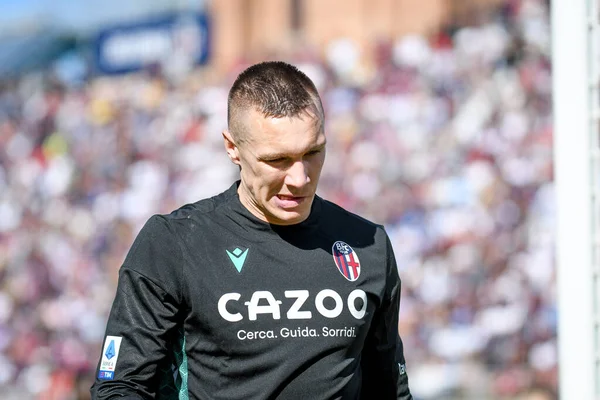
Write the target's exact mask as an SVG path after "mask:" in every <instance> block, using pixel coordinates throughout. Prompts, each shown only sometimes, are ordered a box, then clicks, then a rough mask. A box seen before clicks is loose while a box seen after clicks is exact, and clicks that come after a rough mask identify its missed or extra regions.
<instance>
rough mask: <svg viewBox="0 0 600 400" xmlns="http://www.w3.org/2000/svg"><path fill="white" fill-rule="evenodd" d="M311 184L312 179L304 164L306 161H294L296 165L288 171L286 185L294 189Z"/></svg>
mask: <svg viewBox="0 0 600 400" xmlns="http://www.w3.org/2000/svg"><path fill="white" fill-rule="evenodd" d="M309 182H310V177H309V176H308V166H307V165H306V164H305V163H304V161H301V160H298V161H294V163H293V164H292V165H291V166H290V168H289V169H288V170H287V174H286V176H285V184H286V185H287V186H292V187H303V186H304V185H306V184H307V183H309Z"/></svg>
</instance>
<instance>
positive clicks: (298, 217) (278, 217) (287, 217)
mask: <svg viewBox="0 0 600 400" xmlns="http://www.w3.org/2000/svg"><path fill="white" fill-rule="evenodd" d="M272 215H273V217H274V220H275V221H277V222H275V224H277V225H294V224H299V223H300V222H302V221H304V220H305V219H307V218H308V216H309V215H310V213H309V212H302V213H301V212H296V211H285V212H281V211H280V212H278V213H273V214H272Z"/></svg>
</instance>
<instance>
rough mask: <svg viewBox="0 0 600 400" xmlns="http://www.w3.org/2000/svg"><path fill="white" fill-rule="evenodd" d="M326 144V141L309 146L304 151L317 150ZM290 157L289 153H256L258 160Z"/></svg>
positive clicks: (322, 148)
mask: <svg viewBox="0 0 600 400" xmlns="http://www.w3.org/2000/svg"><path fill="white" fill-rule="evenodd" d="M326 144H327V142H324V143H322V144H319V145H317V146H314V147H311V148H310V149H308V150H307V151H306V152H305V154H306V153H310V152H312V151H319V150H324V149H325V145H326ZM288 157H290V154H288V153H267V154H262V155H257V157H256V158H257V159H258V160H259V161H269V160H277V159H280V158H288Z"/></svg>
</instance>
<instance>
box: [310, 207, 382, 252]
mask: <svg viewBox="0 0 600 400" xmlns="http://www.w3.org/2000/svg"><path fill="white" fill-rule="evenodd" d="M319 201H320V203H321V228H322V230H323V231H325V232H326V233H327V234H328V235H329V236H340V235H343V236H344V237H348V238H351V240H352V239H354V240H355V241H358V242H363V241H365V240H368V239H370V240H371V241H373V240H374V241H376V242H378V241H382V240H383V241H385V238H386V237H387V234H386V233H385V229H384V227H383V225H381V224H377V223H375V222H373V221H371V220H369V219H367V218H365V217H362V216H360V215H358V214H355V213H353V212H351V211H348V210H346V209H345V208H343V207H341V206H339V205H337V204H335V203H332V202H331V201H328V200H325V199H322V198H319Z"/></svg>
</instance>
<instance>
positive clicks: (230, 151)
mask: <svg viewBox="0 0 600 400" xmlns="http://www.w3.org/2000/svg"><path fill="white" fill-rule="evenodd" d="M223 143H224V144H225V151H226V152H227V156H228V157H229V159H230V160H231V162H232V163H234V164H235V165H240V151H239V149H238V147H237V145H236V144H235V142H234V141H233V137H232V136H231V132H229V131H228V130H227V129H226V130H224V131H223Z"/></svg>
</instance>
